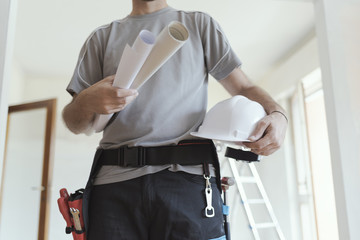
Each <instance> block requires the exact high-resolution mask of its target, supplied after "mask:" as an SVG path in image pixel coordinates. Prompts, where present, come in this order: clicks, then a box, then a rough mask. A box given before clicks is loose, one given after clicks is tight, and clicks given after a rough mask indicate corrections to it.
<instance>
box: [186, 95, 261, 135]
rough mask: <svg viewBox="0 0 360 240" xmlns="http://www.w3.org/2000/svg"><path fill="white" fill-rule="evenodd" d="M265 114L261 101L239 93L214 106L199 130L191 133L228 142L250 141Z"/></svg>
mask: <svg viewBox="0 0 360 240" xmlns="http://www.w3.org/2000/svg"><path fill="white" fill-rule="evenodd" d="M264 116H266V112H265V110H264V108H263V107H262V106H261V105H260V104H259V103H257V102H255V101H252V100H250V99H248V98H246V97H244V96H240V95H237V96H234V97H231V98H229V99H226V100H224V101H221V102H219V103H217V104H216V105H215V106H214V107H212V108H211V109H210V110H209V111H208V112H207V113H206V116H205V119H204V121H203V124H202V125H201V126H200V127H199V130H198V132H192V133H191V135H193V136H196V137H201V138H208V139H213V140H220V141H227V142H249V140H248V138H249V137H250V134H251V133H252V132H253V131H254V129H255V127H256V124H257V122H258V121H259V120H260V119H262V118H263V117H264Z"/></svg>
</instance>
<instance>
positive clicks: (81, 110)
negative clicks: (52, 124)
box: [63, 75, 138, 134]
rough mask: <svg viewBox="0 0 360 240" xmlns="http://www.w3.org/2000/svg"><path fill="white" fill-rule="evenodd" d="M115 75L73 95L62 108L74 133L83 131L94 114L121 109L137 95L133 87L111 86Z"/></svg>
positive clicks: (66, 120) (67, 124)
mask: <svg viewBox="0 0 360 240" xmlns="http://www.w3.org/2000/svg"><path fill="white" fill-rule="evenodd" d="M114 78H115V75H112V76H109V77H106V78H104V79H102V80H101V81H99V82H97V83H95V84H94V85H92V86H90V87H88V88H87V89H85V90H83V91H81V92H80V93H79V94H78V95H74V97H73V100H72V101H71V103H69V104H68V105H66V106H65V108H64V110H63V119H64V122H65V124H66V126H67V127H68V128H69V129H70V131H72V132H73V133H75V134H79V133H85V132H87V130H88V129H89V128H90V127H91V126H92V122H93V121H94V119H95V116H96V114H111V113H115V112H118V111H121V110H123V109H124V108H125V107H126V106H127V105H128V104H129V103H131V102H132V101H133V100H134V99H135V98H136V97H137V95H138V92H137V91H136V90H135V89H121V88H117V87H113V85H112V84H113V82H114Z"/></svg>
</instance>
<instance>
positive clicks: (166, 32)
mask: <svg viewBox="0 0 360 240" xmlns="http://www.w3.org/2000/svg"><path fill="white" fill-rule="evenodd" d="M188 38H189V32H188V30H187V29H186V27H185V26H184V25H183V24H182V23H180V22H177V21H173V22H171V23H170V24H169V25H168V26H166V27H165V28H164V29H163V30H162V31H161V32H160V34H159V35H158V37H157V38H156V42H155V45H154V47H153V48H152V50H151V52H150V54H149V56H148V57H147V59H146V61H145V63H144V65H143V66H142V68H141V69H140V71H139V73H138V74H137V76H136V78H135V80H134V82H133V84H132V85H131V88H133V89H139V88H140V87H141V86H142V85H143V84H144V83H145V82H146V81H147V80H148V79H149V78H150V77H151V76H152V75H153V74H154V73H155V72H156V71H157V70H159V68H160V67H161V66H162V65H164V63H165V62H166V61H167V60H168V59H169V58H170V57H171V56H172V55H174V53H175V52H176V51H177V50H179V48H181V47H182V46H183V45H184V43H185V42H186V40H187V39H188Z"/></svg>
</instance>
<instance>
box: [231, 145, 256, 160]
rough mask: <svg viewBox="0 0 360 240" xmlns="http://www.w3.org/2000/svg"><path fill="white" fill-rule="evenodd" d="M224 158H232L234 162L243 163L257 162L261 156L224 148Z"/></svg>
mask: <svg viewBox="0 0 360 240" xmlns="http://www.w3.org/2000/svg"><path fill="white" fill-rule="evenodd" d="M225 157H229V158H233V159H235V160H236V161H239V160H241V161H245V162H249V163H250V162H259V161H260V159H261V156H259V155H257V154H255V153H253V152H250V151H243V150H241V149H234V148H231V147H227V148H226V152H225Z"/></svg>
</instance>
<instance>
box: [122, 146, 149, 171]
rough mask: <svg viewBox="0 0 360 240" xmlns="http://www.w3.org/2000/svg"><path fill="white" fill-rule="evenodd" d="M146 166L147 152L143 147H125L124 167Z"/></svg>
mask: <svg viewBox="0 0 360 240" xmlns="http://www.w3.org/2000/svg"><path fill="white" fill-rule="evenodd" d="M142 166H145V154H144V148H143V147H125V148H124V167H142Z"/></svg>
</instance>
